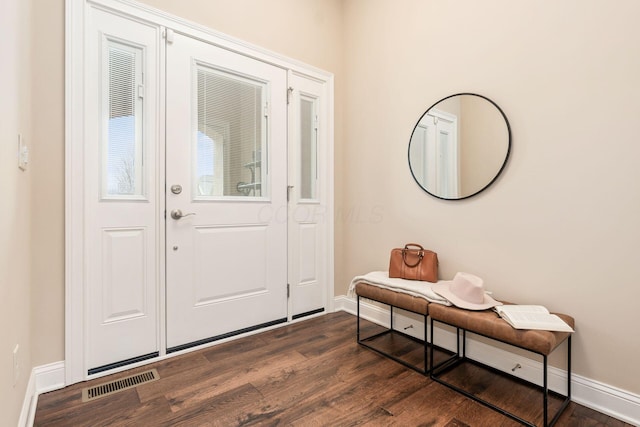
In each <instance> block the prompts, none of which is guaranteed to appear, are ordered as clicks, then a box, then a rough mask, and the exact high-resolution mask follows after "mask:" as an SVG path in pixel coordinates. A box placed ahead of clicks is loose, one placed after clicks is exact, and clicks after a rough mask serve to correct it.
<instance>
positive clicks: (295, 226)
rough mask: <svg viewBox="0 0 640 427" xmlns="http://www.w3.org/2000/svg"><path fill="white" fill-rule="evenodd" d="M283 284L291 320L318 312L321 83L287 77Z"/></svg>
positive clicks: (322, 216) (322, 258)
mask: <svg viewBox="0 0 640 427" xmlns="http://www.w3.org/2000/svg"><path fill="white" fill-rule="evenodd" d="M289 90H290V93H291V97H290V102H289V159H290V160H289V177H290V179H289V185H290V187H289V283H290V284H291V314H292V318H293V319H296V318H299V317H303V316H305V315H311V314H315V313H319V312H322V311H324V308H325V305H326V293H327V275H328V274H327V271H328V269H327V263H328V256H327V254H328V253H329V249H328V239H327V237H326V236H327V224H328V220H329V218H328V210H327V201H328V197H329V187H328V185H327V179H326V177H327V175H328V174H327V171H326V168H327V161H326V159H327V157H328V153H327V146H328V144H327V137H328V135H327V132H326V127H325V126H321V121H322V120H325V121H326V117H327V100H326V99H325V97H324V85H323V83H322V82H319V81H317V80H314V79H311V78H309V77H305V76H301V75H298V74H296V73H293V72H290V73H289Z"/></svg>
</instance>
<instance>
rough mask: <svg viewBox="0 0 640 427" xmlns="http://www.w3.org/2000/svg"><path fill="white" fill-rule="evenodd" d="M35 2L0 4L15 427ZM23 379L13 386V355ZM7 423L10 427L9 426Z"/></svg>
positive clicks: (3, 319)
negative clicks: (22, 163)
mask: <svg viewBox="0 0 640 427" xmlns="http://www.w3.org/2000/svg"><path fill="white" fill-rule="evenodd" d="M30 7H31V2H29V1H22V0H11V1H2V2H0V58H2V64H0V194H1V195H2V201H1V202H0V325H2V326H1V327H0V418H1V419H2V421H0V423H2V424H4V425H17V423H18V417H19V415H20V408H21V407H22V401H23V399H24V395H25V390H26V386H27V381H28V379H29V374H30V372H31V342H30V335H29V323H30V319H29V314H30V301H29V296H30V266H31V262H30V259H31V254H30V250H31V244H30V234H31V231H30V224H29V221H30V219H31V214H32V207H31V201H30V198H31V196H30V188H31V180H32V170H31V169H27V170H26V171H24V172H23V171H21V170H19V169H18V164H17V158H18V157H17V153H18V150H17V148H18V133H20V134H22V136H23V137H24V141H25V142H26V143H27V145H28V146H30V147H32V146H33V140H32V133H31V131H30V107H31V103H30V90H31V89H30V87H29V84H30V79H29V73H30V70H31V64H30V60H29V52H30V48H29V46H30V40H29V34H30ZM16 344H18V346H19V351H18V355H19V363H20V365H21V366H20V374H19V377H18V381H17V383H16V384H15V385H14V383H13V349H14V348H15V345H16ZM5 423H6V424H5Z"/></svg>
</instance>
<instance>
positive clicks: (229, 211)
mask: <svg viewBox="0 0 640 427" xmlns="http://www.w3.org/2000/svg"><path fill="white" fill-rule="evenodd" d="M166 52H167V66H166V79H167V83H166V88H167V106H166V245H167V247H166V280H167V284H166V307H167V319H166V325H167V351H169V352H171V351H176V350H180V349H182V348H186V347H189V346H191V345H196V344H199V343H203V342H207V341H210V340H214V339H217V338H220V337H224V336H228V335H232V334H235V333H238V332H241V331H243V330H247V329H251V328H254V327H257V326H264V325H269V324H275V323H279V322H285V321H286V320H287V144H286V141H287V111H286V82H287V72H286V70H283V69H281V68H278V67H275V66H272V65H269V64H266V63H264V62H260V61H257V60H254V59H251V58H249V57H246V56H242V55H238V54H236V53H233V52H230V51H228V50H225V49H222V48H219V47H215V46H213V45H210V44H208V43H204V42H201V41H198V40H196V39H193V38H190V37H187V36H183V35H180V34H175V35H174V37H173V41H172V42H170V43H168V44H167V51H166Z"/></svg>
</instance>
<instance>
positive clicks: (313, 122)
mask: <svg viewBox="0 0 640 427" xmlns="http://www.w3.org/2000/svg"><path fill="white" fill-rule="evenodd" d="M316 117H317V115H316V100H315V99H311V98H306V97H301V98H300V198H301V199H315V198H316V197H317V195H316V191H317V190H316V189H317V179H318V170H317V169H318V162H317V158H318V157H317V156H318V154H317V150H318V147H317V141H318V126H317V119H316Z"/></svg>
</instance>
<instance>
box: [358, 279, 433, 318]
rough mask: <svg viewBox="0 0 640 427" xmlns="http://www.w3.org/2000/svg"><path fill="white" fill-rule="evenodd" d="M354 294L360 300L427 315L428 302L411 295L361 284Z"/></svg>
mask: <svg viewBox="0 0 640 427" xmlns="http://www.w3.org/2000/svg"><path fill="white" fill-rule="evenodd" d="M356 294H357V295H359V296H361V297H362V298H368V299H371V300H374V301H379V302H382V303H385V304H389V305H392V306H394V307H398V308H403V309H405V310H409V311H412V312H414V313H419V314H422V315H424V316H426V315H428V314H429V301H427V300H426V299H424V298H420V297H414V296H413V295H409V294H404V293H402V292H396V291H391V290H389V289H384V288H380V287H378V286H374V285H370V284H368V283H363V282H359V283H356ZM432 305H439V304H432Z"/></svg>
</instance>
